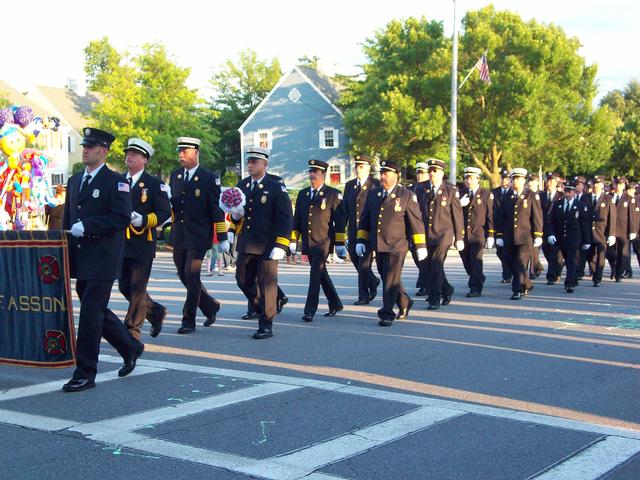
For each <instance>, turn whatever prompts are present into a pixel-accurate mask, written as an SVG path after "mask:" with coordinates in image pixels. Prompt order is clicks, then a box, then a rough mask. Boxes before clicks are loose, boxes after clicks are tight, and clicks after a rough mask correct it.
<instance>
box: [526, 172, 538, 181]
mask: <svg viewBox="0 0 640 480" xmlns="http://www.w3.org/2000/svg"><path fill="white" fill-rule="evenodd" d="M527 180H529V181H531V180H540V175H538V174H537V173H530V174H529V175H528V176H527Z"/></svg>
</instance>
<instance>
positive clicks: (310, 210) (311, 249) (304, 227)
mask: <svg viewBox="0 0 640 480" xmlns="http://www.w3.org/2000/svg"><path fill="white" fill-rule="evenodd" d="M341 201H342V193H340V191H339V190H337V189H335V188H333V187H329V186H327V185H324V184H323V185H322V187H320V190H319V191H318V192H317V193H316V195H315V197H314V198H313V200H311V187H307V188H304V189H302V190H301V191H300V193H299V194H298V198H297V199H296V208H295V214H294V217H293V231H292V232H291V240H292V241H294V242H299V241H300V240H302V248H301V251H302V253H303V254H304V255H322V256H324V257H326V256H327V255H329V252H330V251H331V249H332V247H333V245H340V246H343V245H344V242H345V239H346V238H345V237H346V235H345V233H344V231H345V222H344V217H343V214H342V208H340V203H341Z"/></svg>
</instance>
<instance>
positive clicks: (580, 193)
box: [573, 175, 591, 280]
mask: <svg viewBox="0 0 640 480" xmlns="http://www.w3.org/2000/svg"><path fill="white" fill-rule="evenodd" d="M573 186H574V187H575V192H576V198H575V201H576V202H578V204H579V205H582V206H583V210H584V206H587V207H588V208H591V202H590V201H589V194H588V193H587V191H586V190H587V179H586V178H585V177H584V176H582V175H576V176H575V177H573ZM586 266H587V250H584V249H582V248H580V249H579V250H578V265H577V267H576V278H577V279H578V280H581V279H582V278H584V275H585V268H586Z"/></svg>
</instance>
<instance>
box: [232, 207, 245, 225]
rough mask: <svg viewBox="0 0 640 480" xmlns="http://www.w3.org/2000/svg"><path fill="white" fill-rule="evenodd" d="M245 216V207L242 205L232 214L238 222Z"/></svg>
mask: <svg viewBox="0 0 640 480" xmlns="http://www.w3.org/2000/svg"><path fill="white" fill-rule="evenodd" d="M242 217H244V207H240V208H239V209H238V211H237V212H233V213H232V214H231V218H233V219H234V220H235V221H236V222H237V221H238V220H240V219H241V218H242Z"/></svg>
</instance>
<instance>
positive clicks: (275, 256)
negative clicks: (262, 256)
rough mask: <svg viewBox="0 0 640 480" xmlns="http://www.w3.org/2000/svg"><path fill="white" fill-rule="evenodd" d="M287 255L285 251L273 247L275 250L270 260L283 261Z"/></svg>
mask: <svg viewBox="0 0 640 480" xmlns="http://www.w3.org/2000/svg"><path fill="white" fill-rule="evenodd" d="M285 255H286V253H285V251H284V250H283V249H281V248H278V247H273V250H271V253H270V254H269V258H270V259H271V260H282V259H283V258H284V256H285Z"/></svg>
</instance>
